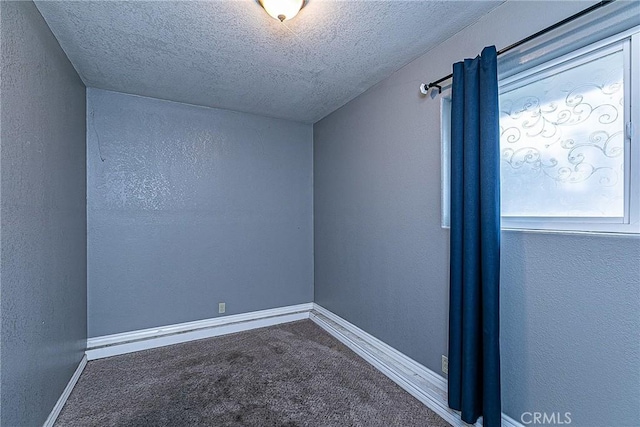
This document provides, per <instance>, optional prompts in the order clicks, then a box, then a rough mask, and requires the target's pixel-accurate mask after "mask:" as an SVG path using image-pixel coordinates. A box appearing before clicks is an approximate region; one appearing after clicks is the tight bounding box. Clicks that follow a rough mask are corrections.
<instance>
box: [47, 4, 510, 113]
mask: <svg viewBox="0 0 640 427" xmlns="http://www.w3.org/2000/svg"><path fill="white" fill-rule="evenodd" d="M499 3H501V1H464V2H458V1H427V0H424V1H393V0H387V1H330V0H309V1H308V4H307V6H306V7H305V8H304V9H302V11H301V12H300V14H299V15H298V16H297V17H296V18H294V19H293V20H291V21H287V22H285V24H286V26H287V27H288V28H287V27H285V26H284V25H283V24H281V23H280V22H278V21H276V20H275V19H273V18H271V17H269V16H268V15H267V14H266V13H265V12H264V10H263V9H262V8H261V7H260V6H259V5H258V4H257V3H256V2H255V1H254V0H227V1H207V2H195V1H151V2H141V1H116V2H111V1H78V2H76V1H38V2H37V3H36V4H37V6H38V9H39V10H40V12H41V13H42V15H43V16H44V18H45V20H46V21H47V23H48V24H49V26H50V27H51V30H52V31H53V33H54V34H55V36H56V37H57V38H58V40H59V42H60V45H61V46H62V48H63V49H64V50H65V52H66V53H67V55H68V56H69V59H70V60H71V62H72V63H73V64H74V66H75V67H76V69H77V70H78V73H79V74H80V77H81V78H82V79H83V81H84V82H85V84H86V85H87V86H90V87H97V88H101V89H109V90H114V91H119V92H126V93H132V94H138V95H144V96H151V97H156V98H162V99H169V100H173V101H180V102H186V103H191V104H197V105H206V106H211V107H219V108H227V109H231V110H237V111H245V112H250V113H256V114H262V115H267V116H273V117H280V118H286V119H291V120H297V121H303V122H315V121H317V120H319V119H321V118H322V117H324V116H326V115H327V114H329V113H331V112H332V111H334V110H335V109H337V108H339V107H340V106H342V105H344V104H345V103H347V102H348V101H349V100H351V99H352V98H354V97H356V96H357V95H359V94H360V93H362V92H364V91H365V90H366V89H368V88H369V87H371V86H372V85H374V84H375V83H377V82H379V81H380V80H382V79H384V78H385V77H387V76H388V75H390V74H391V73H392V72H393V71H395V70H397V69H398V68H400V67H402V66H403V65H405V64H407V63H408V62H410V61H411V60H412V59H414V58H416V57H417V56H419V55H420V54H422V53H424V52H426V51H427V50H428V49H429V48H431V47H433V46H435V45H437V44H438V43H440V42H442V41H443V40H445V39H447V38H448V37H450V36H452V35H453V34H455V33H456V32H458V31H459V30H461V29H462V28H464V27H465V26H467V25H469V24H470V23H472V22H474V21H476V20H477V19H478V18H479V17H480V16H481V15H483V14H485V13H487V12H488V11H489V10H491V9H492V8H494V7H496V6H497V5H498V4H499Z"/></svg>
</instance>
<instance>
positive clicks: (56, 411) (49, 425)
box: [43, 355, 87, 427]
mask: <svg viewBox="0 0 640 427" xmlns="http://www.w3.org/2000/svg"><path fill="white" fill-rule="evenodd" d="M85 366H87V356H86V355H84V356H82V360H80V363H79V364H78V367H77V368H76V371H75V372H74V373H73V376H72V377H71V379H70V380H69V382H68V383H67V386H66V387H65V388H64V391H63V392H62V395H60V398H59V399H58V401H57V402H56V404H55V405H54V407H53V409H52V410H51V413H50V414H49V416H48V417H47V420H46V421H45V422H44V424H43V427H53V424H54V423H55V422H56V419H58V415H60V411H62V408H63V407H64V404H65V403H67V399H68V398H69V395H71V391H72V390H73V387H75V386H76V383H77V382H78V379H80V375H81V374H82V371H84V367H85Z"/></svg>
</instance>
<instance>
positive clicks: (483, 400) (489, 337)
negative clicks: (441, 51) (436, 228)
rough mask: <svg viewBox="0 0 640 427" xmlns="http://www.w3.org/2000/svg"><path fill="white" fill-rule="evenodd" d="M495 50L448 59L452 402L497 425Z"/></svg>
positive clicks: (466, 414)
mask: <svg viewBox="0 0 640 427" xmlns="http://www.w3.org/2000/svg"><path fill="white" fill-rule="evenodd" d="M498 120H499V111H498V78H497V54H496V49H495V47H494V46H491V47H486V48H484V50H483V51H482V54H481V55H480V56H479V57H477V58H475V59H466V60H465V61H464V62H458V63H456V64H454V66H453V87H452V106H451V277H450V295H449V296H450V298H449V406H450V407H451V408H453V409H456V410H459V411H461V412H462V419H463V420H464V421H465V422H467V423H474V422H476V420H477V419H478V417H480V416H482V417H483V425H484V426H485V427H493V426H499V425H500V419H501V409H500V346H499V329H500V319H499V310H500V305H499V286H500V150H499V142H500V135H499V122H498Z"/></svg>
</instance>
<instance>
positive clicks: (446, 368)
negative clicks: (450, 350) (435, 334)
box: [442, 354, 449, 374]
mask: <svg viewBox="0 0 640 427" xmlns="http://www.w3.org/2000/svg"><path fill="white" fill-rule="evenodd" d="M442 373H443V374H448V373H449V358H448V357H447V356H445V355H444V354H443V355H442Z"/></svg>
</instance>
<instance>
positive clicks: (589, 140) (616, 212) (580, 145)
mask: <svg viewBox="0 0 640 427" xmlns="http://www.w3.org/2000/svg"><path fill="white" fill-rule="evenodd" d="M623 70H624V53H623V51H622V50H620V51H617V52H612V53H611V52H610V53H608V54H606V55H604V56H600V57H593V58H592V59H590V60H588V61H586V62H585V61H584V60H582V61H580V62H576V63H575V66H571V65H570V66H567V63H565V64H561V65H559V66H558V67H557V69H555V70H554V69H553V68H551V69H548V70H547V71H545V72H544V74H542V75H541V76H540V78H539V79H533V80H529V81H528V82H527V84H525V85H520V86H515V88H514V89H507V91H506V92H504V93H502V94H501V95H500V110H501V112H500V113H501V114H500V133H501V137H500V151H501V174H502V214H503V215H504V216H512V217H517V216H532V217H617V218H619V217H623V216H624V191H625V183H624V170H625V165H624V161H625V154H624V120H625V115H624V107H625V106H624V103H625V97H624V94H625V90H624V71H623Z"/></svg>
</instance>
